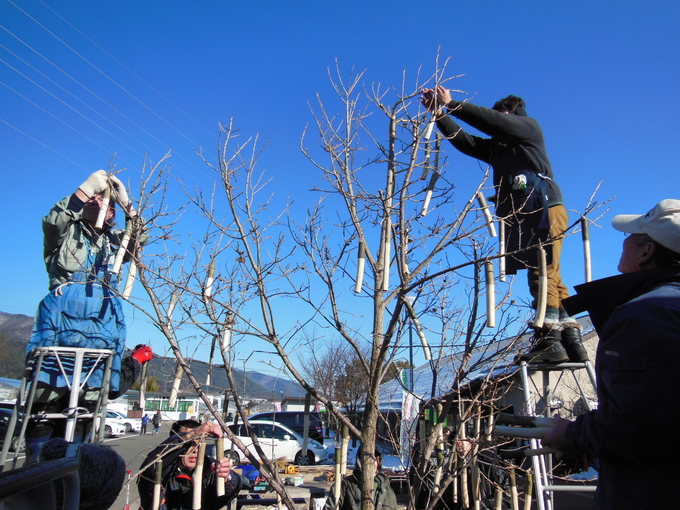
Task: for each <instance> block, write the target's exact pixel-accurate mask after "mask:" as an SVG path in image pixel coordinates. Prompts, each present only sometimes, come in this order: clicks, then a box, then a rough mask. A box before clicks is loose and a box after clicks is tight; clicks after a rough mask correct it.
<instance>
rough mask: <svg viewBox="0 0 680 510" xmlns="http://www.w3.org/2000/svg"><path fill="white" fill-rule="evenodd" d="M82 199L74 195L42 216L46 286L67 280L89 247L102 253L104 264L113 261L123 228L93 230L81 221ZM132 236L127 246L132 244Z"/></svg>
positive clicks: (78, 265)
mask: <svg viewBox="0 0 680 510" xmlns="http://www.w3.org/2000/svg"><path fill="white" fill-rule="evenodd" d="M82 214H83V202H82V201H81V200H80V199H78V198H77V197H76V196H75V195H71V196H69V197H66V198H63V199H62V200H60V201H59V202H57V203H56V204H55V205H54V207H52V209H51V210H50V212H49V213H48V214H47V216H45V217H44V218H43V222H42V227H43V234H44V239H43V257H44V259H45V267H46V269H47V274H48V276H49V279H50V283H49V288H50V290H52V289H53V288H54V287H56V286H58V285H61V284H62V283H66V282H68V281H69V280H70V279H71V275H72V274H73V273H75V272H76V271H78V270H80V269H89V268H85V267H84V262H85V261H86V260H87V255H88V249H91V250H92V251H93V252H94V253H97V254H101V256H103V261H104V263H105V264H106V265H109V264H113V261H114V259H115V257H116V250H117V247H118V246H119V245H120V241H121V239H122V237H123V231H122V230H106V231H104V232H103V233H102V234H101V235H97V234H96V233H95V232H94V230H93V229H92V228H91V227H90V226H89V225H88V224H86V223H85V222H84V221H82ZM147 239H148V236H147V235H146V234H145V233H143V234H142V235H141V236H140V244H144V243H145V242H146V241H147ZM134 243H135V240H134V239H131V240H130V244H129V245H128V246H129V247H132V246H134ZM90 247H91V248H90Z"/></svg>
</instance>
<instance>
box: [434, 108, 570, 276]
mask: <svg viewBox="0 0 680 510" xmlns="http://www.w3.org/2000/svg"><path fill="white" fill-rule="evenodd" d="M448 108H449V109H448V111H449V113H450V115H452V116H455V117H456V118H459V119H460V120H463V121H465V122H466V123H468V124H470V125H471V126H472V127H475V128H477V129H479V130H480V131H482V132H483V133H486V134H488V135H490V136H491V138H482V137H479V136H474V135H471V134H469V133H466V132H465V131H463V130H462V129H461V127H460V126H459V125H458V124H457V123H456V122H455V121H454V120H453V119H452V118H451V117H450V116H445V117H442V118H441V119H439V120H438V121H437V126H438V127H439V129H440V131H441V132H442V134H443V135H444V136H445V137H446V138H447V139H448V140H449V141H450V142H451V144H452V145H453V146H454V147H455V148H456V149H458V150H459V151H461V152H462V153H464V154H467V155H468V156H472V157H473V158H477V159H480V160H482V161H484V162H486V163H488V164H490V165H491V166H492V167H493V182H494V186H495V189H496V197H495V198H496V214H497V216H498V217H500V218H504V219H505V222H506V225H507V228H506V239H505V250H506V253H511V252H513V251H516V250H519V249H524V248H527V247H528V246H533V245H536V244H538V243H547V242H548V241H549V232H550V218H549V215H548V208H549V207H552V206H555V205H561V204H562V203H563V201H562V193H561V191H560V188H559V186H558V185H557V183H556V182H555V180H554V176H553V171H552V167H551V166H550V161H549V159H548V154H547V152H546V150H545V142H544V140H543V132H542V131H541V127H540V126H539V124H538V122H537V121H536V119H533V118H531V117H526V116H523V115H515V114H508V115H506V114H504V113H501V112H497V111H495V110H492V109H490V108H484V107H482V106H476V105H473V104H471V103H463V102H458V101H451V103H449V104H448ZM519 176H522V178H523V179H524V180H525V182H526V185H525V186H523V187H517V186H515V178H516V177H519ZM545 248H546V253H547V256H548V263H550V261H551V250H550V247H549V246H546V247H545ZM537 265H538V259H537V256H536V252H535V251H534V250H532V251H529V252H525V253H522V254H519V255H516V256H513V257H508V259H507V263H506V271H507V272H508V273H510V274H512V273H515V272H516V270H517V269H523V268H524V267H526V266H530V267H536V266H537Z"/></svg>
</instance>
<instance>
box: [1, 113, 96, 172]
mask: <svg viewBox="0 0 680 510" xmlns="http://www.w3.org/2000/svg"><path fill="white" fill-rule="evenodd" d="M0 122H2V123H3V124H5V125H6V126H8V127H10V128H12V129H13V130H15V131H16V132H17V133H19V134H21V135H23V136H25V137H26V138H28V139H29V140H31V141H32V142H35V143H37V144H38V145H42V146H43V147H45V148H46V149H47V150H49V151H51V152H54V153H55V154H56V155H57V156H59V157H61V158H63V159H65V160H66V161H68V162H69V163H71V164H72V165H74V166H77V167H78V168H80V169H82V170H85V171H86V172H89V171H90V170H91V169H87V168H85V167H84V166H83V165H81V164H80V163H78V162H76V161H73V160H72V159H71V158H69V157H68V156H66V155H64V154H62V153H61V152H59V151H58V150H57V149H55V148H54V147H52V146H51V145H49V144H46V143H45V142H43V141H42V140H39V139H38V138H36V137H34V136H31V135H29V134H28V133H26V132H25V131H23V130H22V129H20V128H18V127H16V126H15V125H14V124H12V123H10V122H8V121H7V120H5V119H3V118H2V117H0Z"/></svg>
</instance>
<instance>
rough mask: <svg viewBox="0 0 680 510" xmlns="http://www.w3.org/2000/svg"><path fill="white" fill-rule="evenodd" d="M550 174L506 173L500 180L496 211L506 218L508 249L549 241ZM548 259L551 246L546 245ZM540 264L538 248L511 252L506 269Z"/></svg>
mask: <svg viewBox="0 0 680 510" xmlns="http://www.w3.org/2000/svg"><path fill="white" fill-rule="evenodd" d="M547 179H548V178H547V177H543V176H540V175H538V174H537V173H535V172H531V171H528V170H527V171H523V172H517V173H515V174H508V175H505V176H503V178H502V179H501V180H500V182H499V190H498V199H497V203H496V215H497V216H498V217H499V218H504V219H505V224H506V228H505V252H506V253H510V252H513V251H516V250H519V249H523V248H526V247H528V246H537V245H538V244H539V243H543V244H545V243H547V242H548V241H549V237H550V218H549V214H548V205H547V204H548V197H547ZM544 248H545V250H546V257H547V263H548V264H550V262H551V260H552V253H551V250H550V246H549V245H548V246H544ZM537 266H538V253H537V250H535V249H531V250H527V251H525V252H521V253H518V254H515V255H513V256H508V257H507V259H506V272H507V273H509V274H514V273H516V272H517V270H518V269H525V268H527V267H537Z"/></svg>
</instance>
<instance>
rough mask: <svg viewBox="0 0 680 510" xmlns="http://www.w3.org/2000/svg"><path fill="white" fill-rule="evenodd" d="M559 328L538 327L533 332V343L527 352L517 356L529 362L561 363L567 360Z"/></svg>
mask: <svg viewBox="0 0 680 510" xmlns="http://www.w3.org/2000/svg"><path fill="white" fill-rule="evenodd" d="M561 340H562V338H561V335H560V330H559V329H547V330H546V329H538V330H536V332H535V333H534V345H533V347H532V348H531V350H530V351H529V352H527V353H526V354H523V355H521V356H520V357H519V360H520V361H528V362H530V363H562V362H564V361H569V356H568V355H567V351H565V350H564V347H562V343H561Z"/></svg>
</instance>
